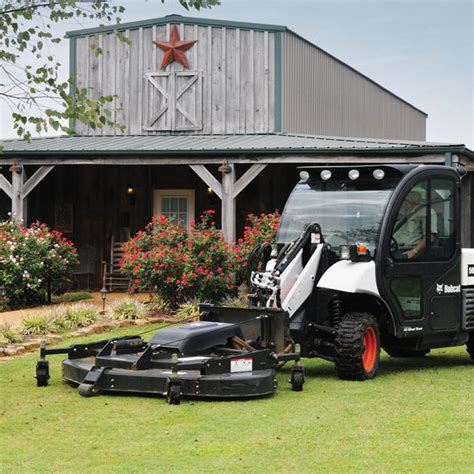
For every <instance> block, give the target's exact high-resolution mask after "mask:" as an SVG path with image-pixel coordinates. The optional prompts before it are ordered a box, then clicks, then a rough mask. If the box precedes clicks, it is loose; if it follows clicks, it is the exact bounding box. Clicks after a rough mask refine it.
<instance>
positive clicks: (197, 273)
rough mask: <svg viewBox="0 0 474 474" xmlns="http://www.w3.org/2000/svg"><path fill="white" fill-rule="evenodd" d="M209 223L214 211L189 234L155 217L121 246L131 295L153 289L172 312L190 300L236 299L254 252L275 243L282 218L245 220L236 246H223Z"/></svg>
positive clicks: (274, 216)
mask: <svg viewBox="0 0 474 474" xmlns="http://www.w3.org/2000/svg"><path fill="white" fill-rule="evenodd" d="M213 217H214V211H212V210H210V211H206V212H205V213H204V214H202V215H201V217H200V220H199V222H197V223H196V224H193V225H192V226H191V230H190V231H189V232H187V231H186V230H185V229H184V228H183V227H182V226H179V225H177V224H175V223H173V222H171V221H169V220H167V219H166V217H165V216H154V217H153V221H152V222H150V223H149V224H148V225H147V226H146V228H145V230H144V231H140V232H138V234H137V235H136V236H135V237H133V238H132V239H131V240H129V241H128V242H127V243H126V244H125V245H124V255H123V258H122V261H121V263H120V265H121V268H122V272H123V273H124V274H125V275H127V276H128V277H129V278H130V281H131V282H132V286H131V291H133V292H134V291H150V290H153V289H156V291H157V292H158V293H159V294H160V295H161V296H162V297H163V298H164V299H165V300H166V302H167V303H169V304H171V305H172V306H176V305H178V304H179V303H182V302H183V301H186V300H188V299H192V298H195V299H197V300H199V301H208V302H214V303H216V302H219V301H220V300H222V299H224V298H226V297H232V296H235V295H236V293H237V287H238V286H239V285H240V284H241V283H242V282H243V281H244V279H245V268H246V265H247V258H248V256H249V254H250V252H251V251H252V249H253V248H254V247H255V246H256V245H258V244H260V243H263V242H268V243H273V242H274V241H275V236H276V231H277V228H278V223H279V220H280V214H279V213H278V211H275V212H274V213H272V214H261V215H260V216H254V215H252V214H251V215H249V216H248V225H247V226H246V227H245V232H244V237H243V238H242V239H239V241H238V243H237V244H230V243H228V242H226V241H225V240H224V237H223V235H222V233H221V231H220V230H218V229H216V227H215V222H214V221H213Z"/></svg>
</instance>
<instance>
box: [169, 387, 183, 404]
mask: <svg viewBox="0 0 474 474" xmlns="http://www.w3.org/2000/svg"><path fill="white" fill-rule="evenodd" d="M166 401H167V402H168V404H170V405H179V404H180V403H181V385H179V384H171V385H170V386H169V388H168V393H167V394H166Z"/></svg>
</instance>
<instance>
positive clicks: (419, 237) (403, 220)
mask: <svg viewBox="0 0 474 474" xmlns="http://www.w3.org/2000/svg"><path fill="white" fill-rule="evenodd" d="M428 210H429V200H428V180H424V181H421V182H419V183H417V184H415V185H414V186H413V187H412V188H411V189H410V190H409V191H408V193H407V194H406V196H405V199H404V200H403V202H402V204H401V205H400V209H399V210H398V214H397V217H396V219H395V225H394V227H393V230H392V235H391V241H390V253H391V255H392V257H393V258H394V259H395V260H397V261H403V260H425V259H427V255H426V252H427V247H428V242H429V239H431V238H432V234H433V230H436V229H437V222H436V217H435V216H434V215H430V213H429V212H428ZM428 216H429V217H430V218H428ZM428 228H431V232H430V233H428V232H427V229H428Z"/></svg>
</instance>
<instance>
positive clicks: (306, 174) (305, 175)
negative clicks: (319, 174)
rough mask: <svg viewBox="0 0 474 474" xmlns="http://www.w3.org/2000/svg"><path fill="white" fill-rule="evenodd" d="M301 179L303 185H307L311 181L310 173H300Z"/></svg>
mask: <svg viewBox="0 0 474 474" xmlns="http://www.w3.org/2000/svg"><path fill="white" fill-rule="evenodd" d="M300 179H301V181H302V182H303V183H306V182H307V181H308V179H309V173H308V172H307V171H304V170H303V171H300Z"/></svg>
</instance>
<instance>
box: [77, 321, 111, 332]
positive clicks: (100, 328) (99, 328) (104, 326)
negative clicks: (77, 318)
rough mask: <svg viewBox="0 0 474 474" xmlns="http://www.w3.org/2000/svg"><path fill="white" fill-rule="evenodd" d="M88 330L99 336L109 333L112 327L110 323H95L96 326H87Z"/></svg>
mask: <svg viewBox="0 0 474 474" xmlns="http://www.w3.org/2000/svg"><path fill="white" fill-rule="evenodd" d="M89 328H93V329H94V331H93V333H95V334H100V333H101V332H105V331H110V329H113V328H114V326H113V325H112V324H110V323H96V324H93V325H92V326H89ZM89 328H84V329H89ZM91 334H92V333H91Z"/></svg>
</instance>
